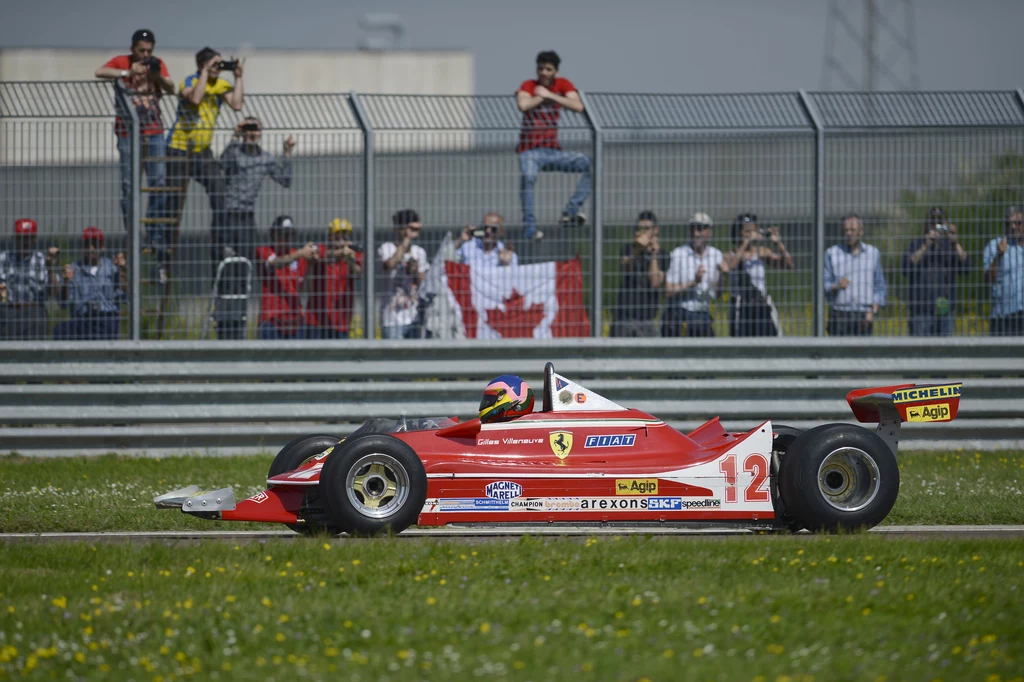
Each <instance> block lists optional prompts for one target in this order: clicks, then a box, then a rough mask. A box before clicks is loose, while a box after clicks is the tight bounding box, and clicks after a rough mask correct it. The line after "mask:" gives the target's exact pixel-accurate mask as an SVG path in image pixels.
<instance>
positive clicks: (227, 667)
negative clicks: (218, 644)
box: [220, 661, 231, 673]
mask: <svg viewBox="0 0 1024 682" xmlns="http://www.w3.org/2000/svg"><path fill="white" fill-rule="evenodd" d="M220 669H221V670H223V671H224V672H226V673H229V672H231V662H230V661H224V662H223V663H221V664H220Z"/></svg>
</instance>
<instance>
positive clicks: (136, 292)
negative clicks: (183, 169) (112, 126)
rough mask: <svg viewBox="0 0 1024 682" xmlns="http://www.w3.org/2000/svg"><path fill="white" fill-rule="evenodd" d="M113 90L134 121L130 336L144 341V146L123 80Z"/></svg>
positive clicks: (130, 247) (129, 258)
mask: <svg viewBox="0 0 1024 682" xmlns="http://www.w3.org/2000/svg"><path fill="white" fill-rule="evenodd" d="M114 90H115V91H116V92H117V95H116V96H117V98H118V100H119V101H120V103H121V107H120V108H121V109H122V110H124V111H126V112H128V117H129V118H130V119H131V136H132V218H131V225H130V229H131V232H129V233H128V235H127V237H128V277H129V281H128V288H129V291H130V297H131V298H130V301H129V304H128V305H129V315H130V317H129V334H130V335H131V339H132V341H138V340H139V339H140V338H142V287H141V280H142V159H141V154H142V144H141V140H140V138H139V135H140V134H141V131H140V130H139V115H138V113H137V112H136V111H135V107H134V106H132V104H131V102H129V101H128V96H127V94H126V93H125V91H124V85H123V84H122V83H121V81H120V79H119V80H116V81H114Z"/></svg>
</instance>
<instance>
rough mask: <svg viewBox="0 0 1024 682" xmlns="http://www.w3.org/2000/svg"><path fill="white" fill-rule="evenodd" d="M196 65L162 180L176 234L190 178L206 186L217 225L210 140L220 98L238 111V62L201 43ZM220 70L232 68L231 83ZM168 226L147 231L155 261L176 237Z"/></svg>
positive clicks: (217, 188)
mask: <svg viewBox="0 0 1024 682" xmlns="http://www.w3.org/2000/svg"><path fill="white" fill-rule="evenodd" d="M196 66H197V67H198V69H199V70H198V71H197V72H196V73H193V74H191V75H189V76H186V77H185V78H184V79H183V80H182V81H181V87H180V90H179V92H178V115H177V118H176V119H175V121H174V125H173V126H172V127H171V132H170V135H169V136H168V144H167V156H168V158H169V161H168V168H167V185H168V187H169V188H170V189H171V191H170V192H168V195H167V204H166V207H167V209H166V215H167V217H168V218H169V219H170V220H169V226H170V227H171V228H172V230H173V234H174V235H175V236H176V235H177V230H178V224H179V222H180V220H181V211H182V209H183V208H184V206H185V197H186V195H187V192H188V180H189V178H193V179H195V181H196V182H198V183H199V184H201V185H202V186H203V188H204V189H205V190H206V195H207V197H208V198H209V200H210V210H211V211H212V212H213V223H214V224H215V225H216V224H218V221H219V219H220V214H221V205H222V204H223V196H224V182H223V180H222V178H221V175H220V170H219V168H218V166H217V160H216V158H214V156H213V152H212V151H211V150H210V143H211V142H213V131H214V127H215V126H216V124H217V115H218V114H219V113H220V105H221V102H224V103H226V104H227V105H228V106H229V107H231V108H232V109H234V110H235V111H241V110H242V98H243V87H242V63H241V62H239V61H237V60H235V59H234V58H232V59H231V61H221V56H220V53H219V52H217V51H216V50H214V49H213V48H210V47H204V48H203V49H202V50H200V51H199V52H197V53H196ZM224 69H231V70H233V72H234V75H235V83H234V85H232V84H231V83H229V82H228V81H226V80H223V79H221V78H220V77H219V76H220V73H221V71H222V70H224ZM172 230H167V231H161V230H153V231H152V232H151V240H152V242H153V246H154V247H155V248H156V250H157V255H158V258H160V260H163V258H161V253H163V254H166V248H167V247H168V246H170V245H172V244H174V243H176V242H177V239H173V240H172V239H170V235H171V232H172ZM161 233H162V234H161Z"/></svg>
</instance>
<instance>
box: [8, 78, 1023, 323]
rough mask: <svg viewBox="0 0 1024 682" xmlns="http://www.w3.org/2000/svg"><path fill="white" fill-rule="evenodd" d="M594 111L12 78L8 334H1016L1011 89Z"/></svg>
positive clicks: (1017, 103) (1017, 174)
mask: <svg viewBox="0 0 1024 682" xmlns="http://www.w3.org/2000/svg"><path fill="white" fill-rule="evenodd" d="M582 101H583V103H584V104H585V105H586V108H585V110H584V111H583V112H582V113H577V112H574V111H569V110H568V109H562V110H561V111H560V114H559V116H558V119H557V132H556V130H555V129H554V128H552V127H551V126H552V121H551V120H550V119H547V120H546V122H541V125H540V126H539V128H540V130H538V124H537V122H536V121H535V120H533V121H530V122H528V124H527V129H526V130H525V131H524V114H523V113H522V112H521V111H520V110H519V109H518V107H517V104H516V101H515V98H513V97H506V96H477V97H462V96H436V97H435V96H398V95H357V94H355V93H350V94H337V95H246V96H245V99H244V103H243V106H242V107H241V110H240V111H235V110H233V109H232V108H231V107H230V106H228V105H227V104H222V105H221V107H220V113H219V116H218V117H217V118H216V122H215V124H213V125H212V126H203V125H194V124H192V125H191V126H190V124H189V123H188V116H187V115H186V116H185V117H184V123H183V119H182V117H181V115H180V114H179V110H178V109H179V103H178V98H177V97H176V96H165V97H163V98H161V99H160V100H159V101H158V107H157V108H156V109H155V110H149V111H147V109H146V107H145V106H140V102H139V101H138V98H137V97H135V96H134V95H133V93H131V92H127V91H124V90H119V89H115V87H114V86H113V85H112V84H110V83H107V82H73V83H0V178H2V180H0V182H2V183H3V188H4V191H3V193H2V196H0V219H2V221H3V224H2V226H0V338H3V339H6V340H17V339H25V340H28V339H32V340H41V339H52V338H58V339H77V338H123V339H133V338H134V339H144V340H156V339H203V338H208V339H214V338H221V339H225V338H247V339H276V338H320V339H323V338H344V337H348V336H352V337H364V336H365V337H368V338H378V337H385V338H399V337H401V338H419V337H424V336H432V337H436V338H465V337H468V338H497V337H531V336H532V337H545V336H556V337H557V336H570V337H572V336H588V335H597V336H670V337H674V336H710V335H714V336H812V335H823V334H834V335H860V334H873V335H884V336H903V335H909V334H921V335H929V336H940V335H953V336H978V335H988V334H992V333H1021V331H1022V326H1024V321H1022V317H1024V237H1022V234H1021V227H1020V215H1019V213H1014V212H1013V211H1012V210H1010V207H1011V206H1020V205H1021V203H1022V202H1024V196H1022V194H1024V100H1022V96H1021V93H1020V92H970V93H884V94H879V93H874V94H866V93H771V94H756V93H755V94H738V95H668V94H620V93H584V94H583V95H582ZM154 114H155V116H154ZM549 114H550V112H549ZM527 118H529V117H527ZM545 125H546V128H545ZM87 228H88V229H87ZM272 228H273V229H272ZM122 254H123V255H122Z"/></svg>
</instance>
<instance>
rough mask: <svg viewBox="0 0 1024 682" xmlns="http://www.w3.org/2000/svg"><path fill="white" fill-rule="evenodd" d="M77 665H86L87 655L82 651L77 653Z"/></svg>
mask: <svg viewBox="0 0 1024 682" xmlns="http://www.w3.org/2000/svg"><path fill="white" fill-rule="evenodd" d="M75 663H85V654H83V653H82V652H81V651H76V652H75Z"/></svg>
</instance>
